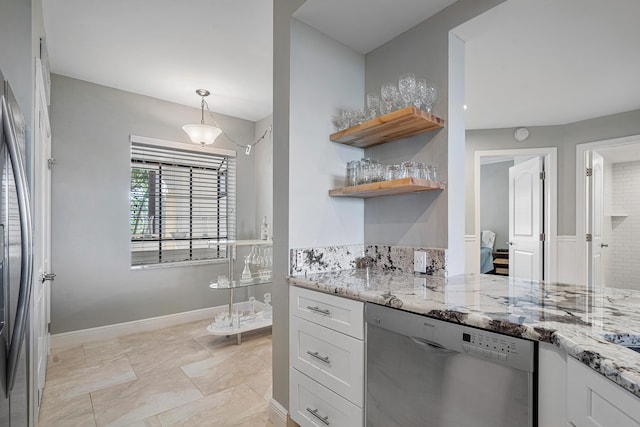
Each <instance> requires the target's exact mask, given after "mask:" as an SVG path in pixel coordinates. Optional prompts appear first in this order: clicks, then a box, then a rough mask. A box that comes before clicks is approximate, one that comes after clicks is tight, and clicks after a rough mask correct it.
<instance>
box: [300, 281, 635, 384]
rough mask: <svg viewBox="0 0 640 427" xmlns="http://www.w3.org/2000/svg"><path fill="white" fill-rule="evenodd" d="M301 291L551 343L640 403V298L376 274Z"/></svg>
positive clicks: (562, 287)
mask: <svg viewBox="0 0 640 427" xmlns="http://www.w3.org/2000/svg"><path fill="white" fill-rule="evenodd" d="M289 282H290V283H291V284H293V285H295V286H299V287H303V288H307V289H311V290H315V291H319V292H323V293H327V294H331V295H336V296H340V297H344V298H349V299H352V300H357V301H362V302H372V303H376V304H380V305H385V306H390V307H394V308H398V309H401V310H404V311H407V312H411V313H418V314H423V315H426V316H429V317H433V318H437V319H442V320H446V321H450V322H455V323H459V324H463V325H467V326H472V327H477V328H481V329H485V330H488V331H494V332H498V333H501V334H505V335H510V336H514V337H519V338H526V339H530V340H534V341H540V342H544V343H550V344H552V345H554V346H556V347H558V348H559V349H560V350H562V351H564V352H566V354H568V355H569V356H571V357H573V358H575V359H577V360H579V361H580V362H582V363H583V364H585V365H587V366H589V367H590V368H591V369H592V370H594V371H596V372H598V373H599V374H601V375H603V376H605V377H607V378H609V379H610V380H612V381H614V382H615V383H616V384H618V385H619V386H621V387H623V388H624V389H626V390H628V391H629V392H631V393H632V394H634V395H636V396H638V397H640V354H639V353H637V352H635V351H633V350H631V349H629V348H626V347H625V346H623V345H622V344H620V343H624V344H625V345H628V344H631V343H633V342H636V343H638V341H637V340H638V338H639V337H638V334H639V333H640V332H639V331H640V314H639V312H638V308H639V307H640V292H637V291H630V290H622V289H606V290H604V291H603V292H602V293H598V294H595V293H592V292H589V291H587V290H585V289H584V288H583V287H579V286H576V285H568V284H559V283H536V282H526V281H519V280H510V279H509V278H505V277H498V276H493V275H463V276H455V277H449V278H439V277H433V276H420V275H414V274H410V273H400V272H389V271H383V270H376V269H354V270H341V271H334V272H326V273H314V274H308V275H306V276H294V277H290V278H289Z"/></svg>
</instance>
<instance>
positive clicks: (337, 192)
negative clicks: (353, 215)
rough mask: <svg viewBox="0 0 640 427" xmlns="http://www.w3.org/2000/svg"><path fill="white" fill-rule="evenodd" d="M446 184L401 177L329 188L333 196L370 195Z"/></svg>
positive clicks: (398, 192)
mask: <svg viewBox="0 0 640 427" xmlns="http://www.w3.org/2000/svg"><path fill="white" fill-rule="evenodd" d="M444 188H445V184H443V183H442V182H439V181H428V180H426V179H418V178H400V179H394V180H391V181H380V182H372V183H370V184H362V185H354V186H351V187H343V188H335V189H333V190H329V196H331V197H359V198H362V199H367V198H369V197H378V196H391V195H394V194H407V193H418V192H421V191H431V190H444Z"/></svg>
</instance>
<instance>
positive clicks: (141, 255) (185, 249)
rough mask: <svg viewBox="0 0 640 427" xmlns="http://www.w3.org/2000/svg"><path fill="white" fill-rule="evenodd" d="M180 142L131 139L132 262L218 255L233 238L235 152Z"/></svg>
mask: <svg viewBox="0 0 640 427" xmlns="http://www.w3.org/2000/svg"><path fill="white" fill-rule="evenodd" d="M182 145H184V144H178V143H169V144H164V145H162V144H153V143H150V142H149V140H148V139H147V138H140V141H139V140H138V139H137V138H134V137H132V139H131V190H130V193H129V200H130V228H131V265H132V266H145V265H146V266H148V265H160V264H169V263H177V262H195V261H199V262H202V261H206V260H216V259H224V258H226V257H227V254H226V246H225V245H220V241H224V240H232V239H234V238H235V204H236V203H235V202H236V199H235V194H236V187H235V182H236V175H235V162H236V159H235V156H232V155H229V154H227V153H226V152H225V151H223V150H214V149H210V148H200V147H194V150H189V149H188V148H187V147H185V148H182V147H181V146H182ZM178 147H179V148H178ZM230 153H233V152H230Z"/></svg>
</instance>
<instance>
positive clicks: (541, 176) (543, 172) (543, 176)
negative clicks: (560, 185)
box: [540, 171, 547, 181]
mask: <svg viewBox="0 0 640 427" xmlns="http://www.w3.org/2000/svg"><path fill="white" fill-rule="evenodd" d="M546 177H547V174H546V173H545V171H542V172H540V180H541V181H544V180H545V178H546Z"/></svg>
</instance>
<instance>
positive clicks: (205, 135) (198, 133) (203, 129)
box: [182, 124, 222, 145]
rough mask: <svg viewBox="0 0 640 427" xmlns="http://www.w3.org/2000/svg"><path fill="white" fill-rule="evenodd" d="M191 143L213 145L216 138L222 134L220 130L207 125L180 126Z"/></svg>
mask: <svg viewBox="0 0 640 427" xmlns="http://www.w3.org/2000/svg"><path fill="white" fill-rule="evenodd" d="M182 130H184V131H185V132H186V133H187V135H189V138H190V139H191V142H193V143H195V144H200V145H209V144H213V142H214V141H215V140H216V138H217V137H218V136H220V134H221V133H222V129H220V128H217V127H215V126H209V125H202V124H201V125H184V126H182Z"/></svg>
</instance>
